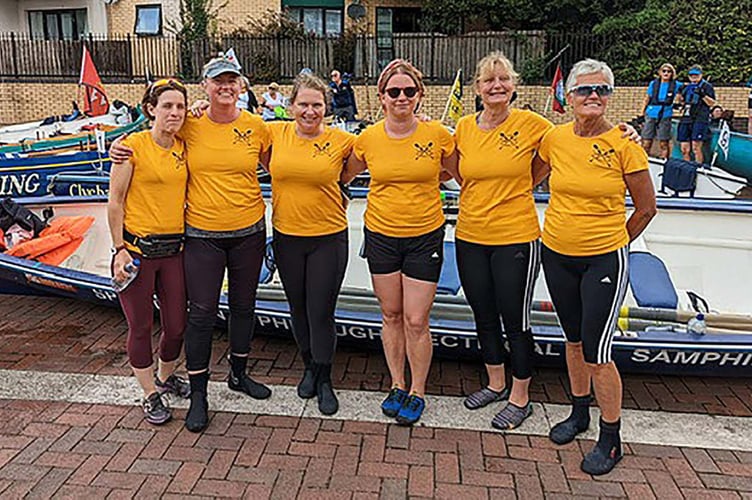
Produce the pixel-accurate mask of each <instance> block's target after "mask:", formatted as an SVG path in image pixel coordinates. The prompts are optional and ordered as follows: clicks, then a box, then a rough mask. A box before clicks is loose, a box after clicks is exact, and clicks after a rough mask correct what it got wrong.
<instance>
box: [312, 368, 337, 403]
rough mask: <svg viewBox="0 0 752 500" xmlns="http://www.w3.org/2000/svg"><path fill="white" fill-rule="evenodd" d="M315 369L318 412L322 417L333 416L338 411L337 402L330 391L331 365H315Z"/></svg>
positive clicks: (334, 395) (331, 390)
mask: <svg viewBox="0 0 752 500" xmlns="http://www.w3.org/2000/svg"><path fill="white" fill-rule="evenodd" d="M315 367H316V397H317V398H318V401H319V411H320V412H321V413H323V414H324V415H334V414H335V413H337V411H338V410H339V401H338V400H337V395H336V394H334V390H333V389H332V365H331V364H321V363H316V364H315Z"/></svg>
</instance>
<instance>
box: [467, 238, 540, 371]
mask: <svg viewBox="0 0 752 500" xmlns="http://www.w3.org/2000/svg"><path fill="white" fill-rule="evenodd" d="M456 247H457V270H458V271H459V275H460V282H461V283H462V289H463V290H464V291H465V298H466V299H467V302H468V303H469V304H470V307H471V308H472V310H473V316H474V317H475V328H476V330H477V332H478V341H479V342H480V348H481V353H482V355H483V362H484V363H486V364H487V365H501V364H503V363H505V362H506V361H507V360H510V361H511V365H512V375H514V377H515V378H517V379H520V380H525V379H527V378H530V376H531V375H532V357H533V350H534V347H535V345H534V343H533V334H532V332H531V330H530V310H531V308H532V304H533V290H534V289H535V280H536V279H537V278H538V271H539V270H540V241H539V240H534V241H530V242H528V243H517V244H513V245H479V244H477V243H470V242H467V241H462V240H459V239H458V240H456ZM502 331H503V333H502ZM504 334H506V336H507V339H508V340H509V346H510V349H511V351H512V353H511V358H510V356H509V353H507V350H506V348H505V347H504Z"/></svg>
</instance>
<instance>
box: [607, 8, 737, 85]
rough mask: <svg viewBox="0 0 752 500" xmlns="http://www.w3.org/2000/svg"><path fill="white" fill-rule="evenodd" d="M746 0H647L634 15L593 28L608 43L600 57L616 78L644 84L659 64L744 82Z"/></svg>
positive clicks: (683, 74) (612, 18) (683, 70)
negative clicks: (694, 68)
mask: <svg viewBox="0 0 752 500" xmlns="http://www.w3.org/2000/svg"><path fill="white" fill-rule="evenodd" d="M750 13H752V0H691V1H687V0H683V1H679V0H671V1H668V2H666V1H665V0H649V1H648V2H647V4H646V5H645V7H644V8H643V9H642V10H640V11H639V12H635V13H631V14H627V15H620V16H614V17H611V18H608V19H605V20H604V21H602V22H601V23H600V24H598V25H597V26H596V27H595V30H594V31H595V33H598V34H601V35H604V36H605V37H606V39H607V40H608V44H607V46H606V49H605V50H604V53H603V54H602V55H601V58H602V59H603V60H605V61H607V62H608V63H609V64H610V65H611V66H612V67H613V68H614V73H615V76H616V78H617V80H621V81H645V80H649V79H651V78H652V77H653V74H654V72H655V70H656V69H657V68H658V66H659V65H660V64H662V63H663V62H670V63H672V64H673V65H674V66H676V68H677V71H679V74H680V75H681V76H686V70H687V69H688V68H689V67H690V66H691V65H693V64H700V65H702V67H703V68H704V72H705V77H706V78H709V79H710V80H711V81H721V82H724V83H736V82H745V81H747V79H748V78H749V75H750V74H752V14H750Z"/></svg>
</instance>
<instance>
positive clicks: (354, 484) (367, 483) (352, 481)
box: [329, 473, 381, 493]
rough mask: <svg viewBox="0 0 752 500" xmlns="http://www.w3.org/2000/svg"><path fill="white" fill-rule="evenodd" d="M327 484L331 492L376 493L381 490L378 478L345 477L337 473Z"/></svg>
mask: <svg viewBox="0 0 752 500" xmlns="http://www.w3.org/2000/svg"><path fill="white" fill-rule="evenodd" d="M329 484H330V487H331V488H332V489H333V490H343V491H367V492H373V493H378V492H379V490H380V489H381V479H380V478H378V477H369V476H346V475H344V474H339V473H337V474H335V475H333V476H332V478H331V480H330V482H329Z"/></svg>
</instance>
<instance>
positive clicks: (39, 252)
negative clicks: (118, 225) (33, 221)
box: [6, 215, 94, 266]
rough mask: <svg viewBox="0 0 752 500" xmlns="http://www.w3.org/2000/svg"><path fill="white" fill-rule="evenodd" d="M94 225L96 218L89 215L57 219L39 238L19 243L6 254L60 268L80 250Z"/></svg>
mask: <svg viewBox="0 0 752 500" xmlns="http://www.w3.org/2000/svg"><path fill="white" fill-rule="evenodd" d="M92 224H94V217H91V216H89V215H76V216H62V217H56V218H55V219H54V220H52V221H51V222H50V225H49V226H48V227H47V228H45V229H44V230H43V231H42V232H41V233H39V237H38V238H34V239H33V240H29V241H25V242H23V243H19V244H18V245H16V246H14V247H13V248H11V249H10V250H8V251H7V252H6V254H7V255H12V256H14V257H22V258H24V259H33V260H36V261H38V262H42V263H44V264H50V265H53V266H58V265H60V264H62V262H63V261H64V260H65V259H67V258H68V257H70V256H71V255H72V254H73V253H74V252H75V251H76V249H78V247H79V245H81V243H82V242H83V240H84V238H83V237H84V235H85V234H86V232H87V231H88V230H89V228H90V227H91V226H92Z"/></svg>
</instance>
